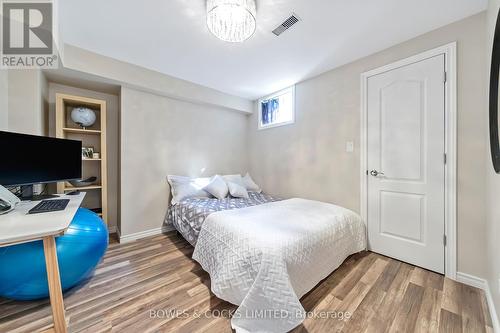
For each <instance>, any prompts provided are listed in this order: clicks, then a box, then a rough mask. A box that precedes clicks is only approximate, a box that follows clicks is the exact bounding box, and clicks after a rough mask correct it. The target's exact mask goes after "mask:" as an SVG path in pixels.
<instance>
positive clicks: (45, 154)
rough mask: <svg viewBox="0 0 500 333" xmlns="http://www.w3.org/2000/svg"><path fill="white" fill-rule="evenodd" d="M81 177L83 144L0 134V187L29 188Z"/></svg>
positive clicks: (73, 141)
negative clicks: (19, 186)
mask: <svg viewBox="0 0 500 333" xmlns="http://www.w3.org/2000/svg"><path fill="white" fill-rule="evenodd" d="M81 177H82V142H81V141H75V140H66V139H55V138H49V137H44V136H35V135H25V134H18V133H10V132H2V131H0V184H1V185H29V184H36V183H50V182H56V181H63V180H71V179H79V178H81Z"/></svg>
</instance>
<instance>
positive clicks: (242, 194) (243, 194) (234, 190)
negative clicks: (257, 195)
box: [227, 182, 248, 199]
mask: <svg viewBox="0 0 500 333" xmlns="http://www.w3.org/2000/svg"><path fill="white" fill-rule="evenodd" d="M227 187H229V193H231V196H232V197H235V198H247V199H248V191H247V189H246V188H245V187H244V186H241V185H239V184H236V183H233V182H229V183H227Z"/></svg>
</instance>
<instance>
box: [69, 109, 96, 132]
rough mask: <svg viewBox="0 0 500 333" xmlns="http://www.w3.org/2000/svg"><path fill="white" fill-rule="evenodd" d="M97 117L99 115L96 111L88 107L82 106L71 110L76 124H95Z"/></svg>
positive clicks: (82, 125)
mask: <svg viewBox="0 0 500 333" xmlns="http://www.w3.org/2000/svg"><path fill="white" fill-rule="evenodd" d="M96 119H97V117H96V115H95V112H94V111H93V110H92V109H89V108H87V107H83V106H80V107H76V108H74V109H73V111H71V120H73V121H74V122H75V124H78V125H80V127H82V128H86V127H90V126H92V125H94V123H95V121H96Z"/></svg>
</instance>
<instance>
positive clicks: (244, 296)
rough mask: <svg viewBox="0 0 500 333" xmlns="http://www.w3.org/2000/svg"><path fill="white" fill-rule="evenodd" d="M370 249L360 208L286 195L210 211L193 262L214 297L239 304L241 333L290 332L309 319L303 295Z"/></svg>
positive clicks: (237, 327)
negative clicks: (352, 257) (353, 256)
mask: <svg viewBox="0 0 500 333" xmlns="http://www.w3.org/2000/svg"><path fill="white" fill-rule="evenodd" d="M365 248H366V235H365V226H364V223H363V222H362V221H361V218H360V217H359V215H357V214H356V213H354V212H352V211H350V210H348V209H345V208H342V207H339V206H335V205H332V204H327V203H323V202H318V201H311V200H304V199H289V200H284V201H277V202H271V203H266V204H263V205H259V206H254V207H248V208H242V209H235V210H226V211H221V212H216V213H213V214H210V215H209V216H208V217H207V219H206V221H205V223H204V224H203V226H202V228H201V231H200V235H199V238H198V242H197V243H196V247H195V250H194V253H193V259H195V260H196V261H198V262H199V263H200V264H201V266H202V267H203V269H204V270H206V271H207V272H208V273H209V274H210V278H211V289H212V291H213V293H214V294H215V295H217V297H219V298H221V299H224V300H226V301H228V302H230V303H233V304H236V305H239V307H238V309H237V311H236V312H235V313H234V315H233V318H232V320H231V324H232V326H233V328H234V329H235V330H236V332H287V331H289V330H291V329H293V328H294V327H296V326H298V325H299V324H300V323H301V322H302V321H303V319H304V316H305V311H304V308H303V307H302V305H301V304H300V301H299V298H300V297H302V296H303V295H304V294H306V293H307V292H308V291H309V290H311V289H312V288H313V287H314V286H316V285H317V284H318V282H320V281H321V280H322V279H324V278H325V277H327V276H328V275H329V274H330V273H332V271H334V270H335V269H336V268H337V267H339V266H340V264H341V263H342V262H343V261H344V260H345V259H346V258H347V257H348V256H349V255H351V254H353V253H356V252H359V251H362V250H364V249H365Z"/></svg>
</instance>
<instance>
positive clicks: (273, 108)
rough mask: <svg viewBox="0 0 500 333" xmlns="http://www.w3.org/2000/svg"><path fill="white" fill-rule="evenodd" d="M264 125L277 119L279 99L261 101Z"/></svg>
mask: <svg viewBox="0 0 500 333" xmlns="http://www.w3.org/2000/svg"><path fill="white" fill-rule="evenodd" d="M261 106H262V107H261V112H262V114H261V119H262V125H268V124H272V123H273V122H275V121H276V117H277V114H278V109H279V107H280V103H279V99H277V98H276V99H270V100H267V101H262V103H261Z"/></svg>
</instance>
